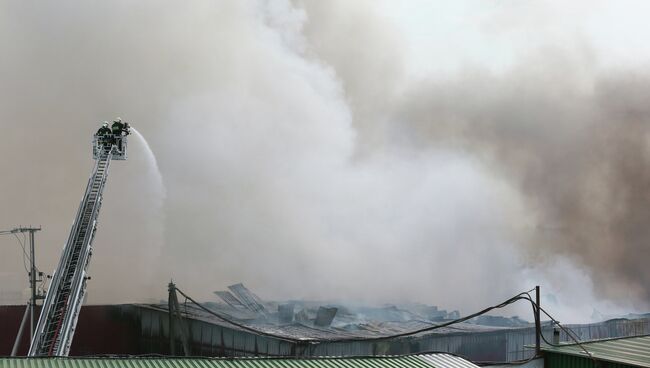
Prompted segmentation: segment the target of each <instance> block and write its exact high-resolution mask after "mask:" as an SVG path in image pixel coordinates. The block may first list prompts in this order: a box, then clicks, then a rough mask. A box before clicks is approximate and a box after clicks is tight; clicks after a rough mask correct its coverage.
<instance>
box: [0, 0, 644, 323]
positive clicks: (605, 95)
mask: <svg viewBox="0 0 650 368" xmlns="http://www.w3.org/2000/svg"><path fill="white" fill-rule="evenodd" d="M370 9H374V8H373V7H371V6H370V4H369V3H364V2H354V3H350V2H336V1H335V2H327V3H323V2H316V1H313V2H312V1H304V2H303V1H297V2H293V3H292V2H284V1H273V2H265V1H220V2H213V1H197V2H193V3H192V6H191V7H189V6H188V5H187V4H186V3H184V2H178V1H168V2H165V3H164V4H161V3H160V2H158V1H156V2H153V1H141V2H138V3H137V4H133V3H131V2H126V1H116V2H111V3H110V4H108V3H106V4H105V3H101V2H84V3H78V2H74V1H62V2H57V3H56V4H54V3H51V4H42V3H36V2H30V1H8V2H3V3H2V4H1V5H0V47H2V50H3V54H4V57H3V58H1V59H0V70H2V73H1V74H0V114H2V119H1V123H0V125H1V126H2V128H3V132H4V135H3V137H4V141H5V144H4V146H3V147H4V152H5V154H3V155H0V167H1V168H2V169H3V170H2V172H3V180H2V181H0V192H1V193H2V195H0V206H1V207H2V208H3V209H4V211H2V212H0V224H3V225H2V226H3V227H11V226H13V225H16V224H29V223H31V224H41V225H43V227H44V230H43V231H42V232H41V233H39V234H38V235H37V243H38V257H39V258H38V259H37V262H38V264H39V265H40V268H41V270H43V271H46V272H50V271H51V270H52V269H53V268H54V266H55V264H56V261H57V260H58V255H59V252H60V249H61V248H60V247H61V245H62V244H63V243H64V241H65V238H66V236H67V233H68V231H69V227H70V225H71V224H70V223H71V221H72V216H73V215H74V213H75V210H76V206H77V205H78V201H79V199H80V196H81V194H82V191H83V189H84V185H85V184H86V180H87V175H88V174H89V171H90V168H91V164H92V162H91V158H90V144H89V143H90V142H89V141H90V136H91V134H92V133H93V131H94V130H95V129H96V128H97V127H98V124H99V123H100V121H101V120H105V119H111V118H113V117H116V116H121V117H122V118H124V119H125V120H127V121H129V122H130V123H132V124H133V125H134V126H135V127H137V129H138V130H139V131H140V132H141V133H142V134H143V136H144V137H146V139H147V140H148V141H149V143H150V145H151V149H152V151H153V152H154V153H155V155H156V158H157V160H158V164H159V167H160V172H161V174H162V178H163V181H164V187H165V188H166V194H165V193H163V192H161V190H160V185H159V182H158V180H159V179H158V172H157V171H156V170H155V168H154V167H152V166H151V160H150V157H149V156H148V153H147V149H146V147H145V146H144V144H143V142H141V141H139V140H138V139H135V138H132V139H131V141H130V146H129V148H130V152H129V160H128V161H126V162H114V163H113V164H112V166H111V173H110V177H109V182H108V185H107V190H106V192H105V196H104V203H103V207H102V213H101V215H100V227H99V230H98V236H97V238H96V240H95V251H94V253H93V259H92V263H91V267H90V274H91V275H92V277H93V278H92V280H91V281H90V284H89V294H88V295H89V301H90V302H91V303H119V302H129V301H151V300H156V299H157V298H164V295H165V291H166V283H167V282H168V281H169V280H170V279H172V278H173V279H174V280H175V281H176V282H177V283H178V285H179V287H180V288H182V289H184V290H186V291H187V292H189V293H190V294H192V295H193V296H196V297H198V298H203V299H210V298H212V297H213V296H212V295H211V292H212V291H213V290H216V289H221V288H223V287H224V286H226V285H229V284H231V283H234V282H239V281H243V282H244V283H246V284H248V285H249V286H250V287H251V288H252V289H253V290H255V291H256V292H258V293H259V294H260V295H261V296H263V297H272V298H297V297H305V298H319V299H354V300H364V301H369V302H395V301H401V300H411V301H420V302H427V303H434V304H439V305H442V306H443V307H447V308H460V309H461V310H462V311H463V312H470V311H472V310H475V309H478V308H480V307H483V306H485V305H486V304H488V303H492V302H495V301H499V300H500V299H503V298H504V297H507V296H510V295H512V294H513V293H514V292H518V291H520V290H522V289H524V288H527V287H530V286H532V285H533V284H535V283H539V284H541V285H542V287H543V288H545V290H548V291H549V293H553V294H554V295H553V296H552V297H553V300H557V299H558V298H559V299H560V301H561V304H569V303H575V304H576V305H579V307H580V308H582V309H580V312H581V313H584V312H585V311H586V312H588V313H591V310H586V308H590V307H591V305H593V303H591V301H592V300H595V299H598V300H600V299H603V300H618V301H620V300H624V301H626V302H625V303H627V304H625V303H624V304H625V307H627V308H633V307H636V308H644V307H646V306H647V300H648V296H649V291H650V288H648V285H649V284H650V273H648V271H647V267H644V266H645V263H646V261H645V260H647V257H648V250H647V249H648V248H647V246H646V243H645V241H646V240H645V239H647V235H648V234H647V232H648V231H647V230H646V226H644V224H645V222H646V220H648V219H649V217H650V213H648V211H649V210H648V209H647V208H650V207H649V206H648V204H649V203H647V202H648V201H650V199H649V197H648V195H647V194H646V193H645V189H646V188H647V187H648V184H650V176H649V175H648V170H647V164H648V159H649V156H648V155H649V153H648V130H649V128H648V124H647V122H646V117H647V116H648V113H649V112H648V111H647V110H648V107H647V104H646V103H645V101H647V97H648V94H649V93H650V89H648V87H647V86H648V83H647V82H648V81H649V79H650V74H648V73H647V72H646V68H641V67H634V68H632V67H629V68H617V69H603V68H601V67H599V65H598V62H597V60H595V59H596V58H595V56H594V55H593V54H592V53H591V51H590V49H589V47H587V46H585V47H577V48H571V49H567V48H562V47H555V46H553V45H550V46H546V47H541V48H538V47H535V48H534V50H533V51H530V52H528V53H522V54H521V55H517V56H516V58H515V60H514V61H513V62H512V64H511V65H509V66H507V67H506V68H504V69H503V70H498V71H495V70H494V69H493V68H490V67H484V66H481V65H478V66H469V65H463V66H461V67H460V68H459V69H458V70H457V71H454V72H449V73H444V74H443V73H440V72H438V73H436V72H431V73H429V72H427V75H426V77H422V76H421V75H418V76H417V77H414V76H413V74H412V73H411V71H410V68H412V65H411V64H410V63H411V60H409V59H408V55H410V54H409V52H410V51H409V47H408V45H407V43H406V41H405V38H407V37H408V35H404V34H402V32H401V30H400V29H399V27H396V26H395V24H394V23H393V22H391V21H389V20H388V19H386V17H385V16H384V13H382V12H381V11H380V10H377V9H375V10H370ZM518 11H519V10H518ZM494 19H503V14H497V15H494V16H492V17H491V18H490V19H489V20H490V21H494ZM486 22H487V23H485V24H488V25H489V24H491V23H489V22H488V21H486ZM500 31H501V30H500ZM551 41H553V40H551ZM0 242H1V244H2V246H3V251H2V252H3V253H2V254H3V257H1V258H0V267H2V273H0V278H1V279H0V283H1V284H2V293H0V297H2V298H3V299H4V301H14V300H12V299H20V293H21V291H22V289H23V287H26V286H27V283H26V280H25V282H24V283H23V281H22V279H21V277H22V275H23V274H24V270H22V266H21V265H20V255H21V253H20V252H21V251H20V249H19V248H18V247H17V246H14V243H15V241H14V240H12V239H10V238H6V239H4V238H3V239H1V240H0ZM558 271H560V272H562V273H561V274H560V275H559V274H558V273H557V272H558ZM563 276H565V277H567V278H569V279H571V280H573V281H571V282H567V281H566V280H563V278H562V277H563ZM585 290H587V291H586V292H585ZM578 291H579V292H578ZM573 297H575V298H573ZM549 298H550V296H549ZM563 298H564V299H563ZM576 298H580V300H579V301H578V300H575V299H576ZM585 300H589V302H585ZM628 302H629V303H628ZM608 305H609V304H608ZM620 306H621V304H620V303H618V304H616V305H614V306H611V308H615V307H620ZM523 310H528V309H526V308H524V309H523ZM571 316H572V317H575V318H577V319H579V318H580V317H579V316H578V315H575V314H571Z"/></svg>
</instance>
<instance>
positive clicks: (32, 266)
mask: <svg viewBox="0 0 650 368" xmlns="http://www.w3.org/2000/svg"><path fill="white" fill-rule="evenodd" d="M35 231H36V230H35V229H29V259H30V272H29V276H30V277H29V282H30V286H31V288H32V300H31V308H30V321H29V338H30V341H31V339H32V337H34V329H36V320H35V319H34V313H35V311H36V260H35V258H36V252H35V251H34V232H35Z"/></svg>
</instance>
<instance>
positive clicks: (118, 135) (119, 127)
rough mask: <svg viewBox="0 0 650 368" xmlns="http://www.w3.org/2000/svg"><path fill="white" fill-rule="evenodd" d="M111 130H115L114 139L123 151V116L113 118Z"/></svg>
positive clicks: (119, 149)
mask: <svg viewBox="0 0 650 368" xmlns="http://www.w3.org/2000/svg"><path fill="white" fill-rule="evenodd" d="M111 130H112V131H113V140H114V141H115V142H116V143H117V150H118V151H120V152H122V132H123V131H124V123H123V122H122V118H117V119H115V120H113V125H112V126H111Z"/></svg>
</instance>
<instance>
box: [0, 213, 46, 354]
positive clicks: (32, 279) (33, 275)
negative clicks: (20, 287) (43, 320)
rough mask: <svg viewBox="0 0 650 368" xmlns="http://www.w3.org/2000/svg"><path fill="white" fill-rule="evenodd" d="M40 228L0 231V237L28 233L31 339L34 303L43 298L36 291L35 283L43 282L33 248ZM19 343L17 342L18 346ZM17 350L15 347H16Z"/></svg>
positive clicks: (21, 328)
mask: <svg viewBox="0 0 650 368" xmlns="http://www.w3.org/2000/svg"><path fill="white" fill-rule="evenodd" d="M40 230H41V227H40V226H39V227H31V226H30V227H22V226H20V227H17V228H14V229H11V230H0V235H6V234H13V235H16V234H19V233H23V234H24V233H29V266H30V268H29V287H30V289H31V297H30V300H29V305H28V308H29V315H30V320H29V338H30V340H31V338H32V337H33V335H34V329H35V328H36V316H35V313H36V312H35V311H36V301H37V300H39V299H43V298H44V296H43V295H42V294H40V293H39V292H38V290H37V289H36V283H37V282H41V281H43V279H41V278H40V277H41V276H42V274H40V273H37V271H36V250H35V246H34V233H35V232H37V231H40ZM21 246H23V252H25V249H24V246H25V245H24V244H22V243H21ZM23 322H24V320H23ZM23 325H24V324H23V323H21V325H20V326H21V327H20V331H18V336H19V337H21V336H22V332H23V327H24V326H23ZM19 343H20V342H17V344H19ZM16 348H17V346H16Z"/></svg>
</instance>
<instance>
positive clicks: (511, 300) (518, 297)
mask: <svg viewBox="0 0 650 368" xmlns="http://www.w3.org/2000/svg"><path fill="white" fill-rule="evenodd" d="M176 290H177V291H178V292H179V293H181V295H183V296H184V297H185V298H186V299H188V300H189V301H191V302H192V303H194V304H196V305H197V306H198V307H199V308H200V309H202V310H204V311H205V312H207V313H209V314H212V315H214V316H215V317H217V318H219V319H221V320H223V321H225V322H228V323H231V324H233V325H235V326H237V327H240V328H243V329H245V330H247V331H250V332H254V333H259V334H262V335H266V336H271V337H275V338H281V339H283V340H289V341H300V342H307V343H311V344H317V343H323V342H327V343H339V342H355V341H382V340H388V339H395V338H400V337H407V336H412V335H416V334H419V333H422V332H428V331H433V330H436V329H440V328H443V327H447V326H451V325H453V324H456V323H461V322H465V321H468V320H470V319H472V318H475V317H477V316H480V315H482V314H485V313H487V312H490V311H492V310H494V309H499V308H503V307H506V306H508V305H510V304H513V303H515V302H517V301H519V300H528V298H526V297H525V296H528V293H529V292H530V290H529V291H525V292H522V293H519V294H517V295H515V296H513V297H511V298H509V299H507V300H506V301H504V302H502V303H500V304H497V305H494V306H491V307H488V308H485V309H483V310H481V311H479V312H476V313H473V314H470V315H468V316H465V317H463V318H458V319H455V320H452V321H448V322H445V323H442V324H438V325H435V326H431V327H425V328H421V329H417V330H413V331H408V332H402V333H398V334H392V335H384V336H377V337H351V338H343V339H325V340H317V339H310V340H299V339H293V338H288V337H286V336H281V335H276V334H272V333H268V332H265V331H261V330H258V329H255V328H251V327H249V326H246V325H243V324H240V323H237V322H235V321H233V320H231V319H230V318H227V317H224V316H222V315H220V314H218V313H216V312H214V311H212V310H210V309H208V308H206V307H204V306H203V305H201V304H199V303H198V302H197V301H196V300H194V299H192V298H191V297H190V296H188V295H187V294H185V293H184V292H183V291H182V290H180V289H178V288H176Z"/></svg>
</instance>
